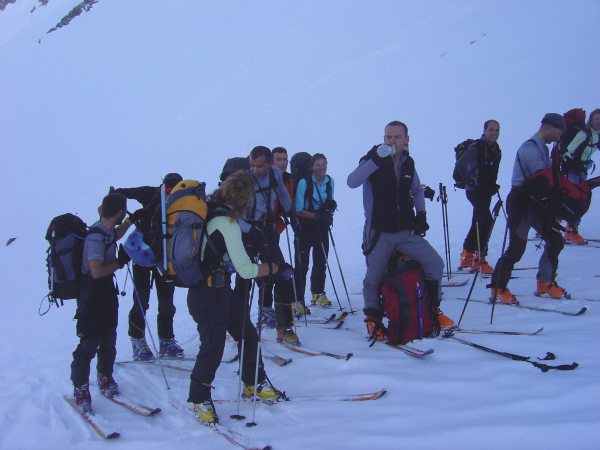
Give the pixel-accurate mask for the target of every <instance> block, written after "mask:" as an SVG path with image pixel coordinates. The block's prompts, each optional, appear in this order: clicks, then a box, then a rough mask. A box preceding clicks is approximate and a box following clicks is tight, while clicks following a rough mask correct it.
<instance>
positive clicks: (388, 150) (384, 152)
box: [377, 144, 396, 158]
mask: <svg viewBox="0 0 600 450" xmlns="http://www.w3.org/2000/svg"><path fill="white" fill-rule="evenodd" d="M395 154H396V147H394V146H393V145H389V144H381V145H380V146H379V147H377V155H378V156H379V157H380V158H386V157H388V156H394V155H395Z"/></svg>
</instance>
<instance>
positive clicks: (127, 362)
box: [115, 359, 192, 372]
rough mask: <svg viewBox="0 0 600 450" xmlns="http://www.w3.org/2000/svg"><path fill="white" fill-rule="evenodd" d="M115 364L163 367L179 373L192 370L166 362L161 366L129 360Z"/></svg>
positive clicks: (162, 362)
mask: <svg viewBox="0 0 600 450" xmlns="http://www.w3.org/2000/svg"><path fill="white" fill-rule="evenodd" d="M115 364H119V365H124V364H142V365H146V366H150V367H163V368H165V369H170V370H177V371H179V372H191V371H192V369H191V368H188V367H180V366H177V365H173V364H169V363H166V362H164V361H161V363H160V364H158V363H154V362H148V361H136V360H133V359H132V360H127V361H117V362H115Z"/></svg>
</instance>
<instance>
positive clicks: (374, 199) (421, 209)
mask: <svg viewBox="0 0 600 450" xmlns="http://www.w3.org/2000/svg"><path fill="white" fill-rule="evenodd" d="M383 139H384V141H383V142H384V143H383V144H381V145H375V146H374V147H373V148H372V149H371V150H370V151H369V152H368V153H367V154H366V155H365V156H363V157H362V158H361V159H360V163H359V165H358V167H357V168H356V169H354V171H353V172H352V173H351V174H350V175H348V180H347V183H348V186H349V187H351V188H357V187H358V186H361V185H362V187H363V205H364V208H365V227H364V235H363V253H364V254H365V256H366V262H367V273H366V275H365V279H364V281H363V297H364V302H365V308H364V310H363V311H364V313H365V322H366V325H367V330H368V331H369V333H370V334H371V335H373V333H374V332H375V336H373V337H375V338H376V339H378V340H383V339H384V337H385V336H384V334H383V329H382V326H381V320H382V319H383V306H382V305H381V303H380V300H379V285H380V282H381V280H382V278H383V276H384V274H385V271H386V268H387V265H388V261H389V259H390V256H391V255H392V254H393V253H394V252H395V251H400V252H402V253H403V254H405V255H406V256H409V257H410V258H413V259H415V260H416V261H418V262H420V263H421V265H422V266H423V270H424V272H425V284H426V287H427V290H428V291H429V292H431V293H433V295H434V297H433V302H432V303H433V304H434V306H435V307H436V311H437V313H438V321H439V324H440V327H441V328H449V327H452V326H453V325H454V321H452V319H450V318H449V317H447V316H446V315H444V314H443V313H442V312H441V310H440V309H439V304H440V301H441V287H440V282H441V280H442V272H443V270H444V262H443V260H442V258H441V257H440V255H438V253H437V252H436V251H435V249H434V248H433V247H432V246H431V245H430V244H429V242H427V241H426V240H425V239H424V237H423V236H425V232H426V231H427V230H428V229H429V225H428V224H427V216H426V212H425V196H424V192H423V188H422V187H421V181H420V180H419V176H418V175H417V171H416V169H415V165H414V160H413V159H412V158H411V157H410V155H409V154H408V140H409V137H408V128H407V126H406V125H405V124H404V123H402V122H398V121H394V122H390V123H389V124H387V125H386V127H385V131H384V138H383ZM415 210H416V214H415Z"/></svg>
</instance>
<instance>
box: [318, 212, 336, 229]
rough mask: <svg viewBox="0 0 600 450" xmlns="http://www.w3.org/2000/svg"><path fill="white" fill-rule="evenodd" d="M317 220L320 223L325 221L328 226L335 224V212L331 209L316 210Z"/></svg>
mask: <svg viewBox="0 0 600 450" xmlns="http://www.w3.org/2000/svg"><path fill="white" fill-rule="evenodd" d="M315 220H316V221H317V222H319V223H324V224H325V225H327V226H328V227H330V226H331V225H333V212H331V211H323V210H322V209H319V210H317V211H315Z"/></svg>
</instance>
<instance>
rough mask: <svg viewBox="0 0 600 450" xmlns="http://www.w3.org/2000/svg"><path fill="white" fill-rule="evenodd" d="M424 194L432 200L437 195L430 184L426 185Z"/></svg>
mask: <svg viewBox="0 0 600 450" xmlns="http://www.w3.org/2000/svg"><path fill="white" fill-rule="evenodd" d="M423 195H424V196H425V198H428V199H429V200H430V201H433V197H435V191H434V190H433V189H431V188H430V187H429V186H425V187H424V188H423Z"/></svg>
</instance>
